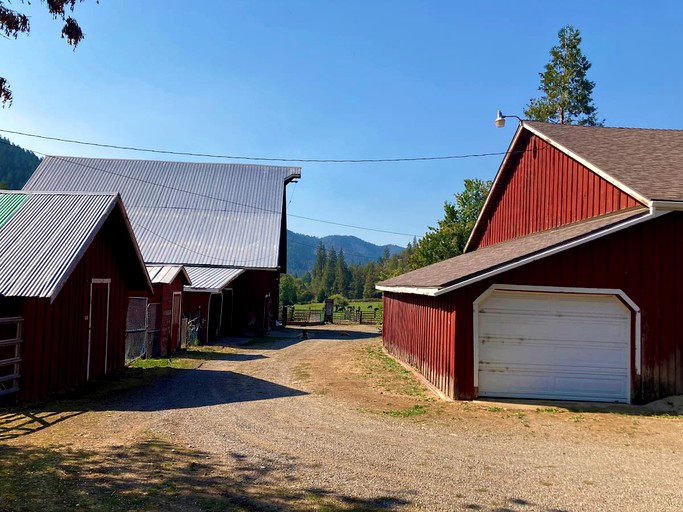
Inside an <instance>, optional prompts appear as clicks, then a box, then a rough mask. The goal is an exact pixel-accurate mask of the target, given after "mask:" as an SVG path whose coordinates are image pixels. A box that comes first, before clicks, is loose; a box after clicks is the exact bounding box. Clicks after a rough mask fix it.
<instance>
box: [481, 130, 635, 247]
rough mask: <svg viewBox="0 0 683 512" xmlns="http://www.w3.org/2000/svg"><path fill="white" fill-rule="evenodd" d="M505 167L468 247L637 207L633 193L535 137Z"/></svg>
mask: <svg viewBox="0 0 683 512" xmlns="http://www.w3.org/2000/svg"><path fill="white" fill-rule="evenodd" d="M518 150H520V151H524V152H523V153H520V155H521V156H519V157H518V158H517V161H516V162H514V163H512V164H511V170H510V171H508V170H506V169H504V170H503V171H502V174H501V177H500V178H499V180H498V183H497V184H496V190H493V191H492V192H491V194H492V195H491V200H490V202H489V205H488V207H487V209H486V211H485V212H484V215H485V217H482V224H481V225H480V226H479V227H478V228H477V231H476V232H475V233H474V235H473V238H472V242H471V244H470V247H469V250H474V249H476V248H478V247H486V246H487V245H492V244H496V243H499V242H503V241H505V240H509V239H511V238H516V237H518V236H523V235H528V234H529V233H534V232H536V231H543V230H546V229H550V228H553V227H557V226H561V225H564V224H570V223H572V222H576V221H579V220H582V219H587V218H590V217H595V216H597V215H602V214H604V213H610V212H613V211H617V210H620V209H623V208H629V207H631V206H636V205H638V204H640V203H638V202H637V201H636V200H635V199H634V198H633V197H631V196H629V195H628V194H626V193H624V192H622V191H621V190H620V189H618V188H617V187H615V186H614V185H612V184H611V183H609V182H608V181H607V180H605V179H603V178H601V177H600V176H598V175H597V174H595V173H594V172H592V171H591V170H589V169H588V168H587V167H585V166H584V165H582V164H580V163H578V162H577V161H576V160H573V159H571V158H569V157H568V156H567V155H565V154H564V153H562V152H561V151H559V150H557V149H555V148H554V147H552V146H551V145H550V144H548V143H547V142H545V141H543V140H542V139H540V138H538V137H537V136H535V135H529V136H528V137H527V140H526V142H524V141H522V142H521V143H520V145H519V147H518Z"/></svg>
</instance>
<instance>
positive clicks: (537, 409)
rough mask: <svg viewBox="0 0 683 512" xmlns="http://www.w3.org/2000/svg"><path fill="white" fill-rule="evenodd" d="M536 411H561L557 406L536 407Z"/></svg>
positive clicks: (547, 412)
mask: <svg viewBox="0 0 683 512" xmlns="http://www.w3.org/2000/svg"><path fill="white" fill-rule="evenodd" d="M536 412H539V413H546V414H557V413H558V412H562V411H561V410H560V409H558V408H557V407H537V408H536Z"/></svg>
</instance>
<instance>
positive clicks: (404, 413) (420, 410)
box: [382, 404, 427, 418]
mask: <svg viewBox="0 0 683 512" xmlns="http://www.w3.org/2000/svg"><path fill="white" fill-rule="evenodd" d="M426 412H427V408H426V407H425V406H424V405H419V404H415V405H413V406H412V407H411V408H410V409H402V410H398V411H382V414H386V415H387V416H391V417H393V418H410V417H411V416H419V415H420V414H424V413H426Z"/></svg>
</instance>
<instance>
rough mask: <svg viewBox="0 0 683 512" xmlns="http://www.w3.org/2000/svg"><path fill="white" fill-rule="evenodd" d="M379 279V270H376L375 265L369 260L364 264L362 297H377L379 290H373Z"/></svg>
mask: <svg viewBox="0 0 683 512" xmlns="http://www.w3.org/2000/svg"><path fill="white" fill-rule="evenodd" d="M378 280H379V272H378V271H377V266H376V265H375V264H374V263H373V262H370V263H368V264H367V265H366V274H365V283H364V284H363V298H364V299H370V298H373V297H379V296H380V295H381V293H380V292H378V291H377V290H375V284H376V283H377V281H378Z"/></svg>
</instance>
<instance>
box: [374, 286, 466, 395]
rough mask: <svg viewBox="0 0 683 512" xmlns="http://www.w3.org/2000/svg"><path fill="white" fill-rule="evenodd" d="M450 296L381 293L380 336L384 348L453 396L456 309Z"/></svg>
mask: <svg viewBox="0 0 683 512" xmlns="http://www.w3.org/2000/svg"><path fill="white" fill-rule="evenodd" d="M451 299H452V296H451V297H444V298H440V297H427V296H424V295H407V294H396V293H385V294H384V321H383V324H384V327H383V332H382V336H383V339H384V347H385V348H386V349H387V351H388V352H389V353H390V354H391V355H393V356H395V357H397V358H398V359H400V360H402V361H405V362H406V363H408V364H409V365H411V366H413V367H414V368H416V369H417V370H418V371H419V372H420V373H421V374H422V375H424V376H425V377H426V378H427V380H429V382H431V383H432V384H434V385H435V386H436V387H437V388H439V389H440V390H441V391H443V392H444V393H445V394H446V395H448V396H451V397H452V396H454V369H455V360H456V356H455V344H454V343H452V342H451V343H447V342H446V341H447V340H453V339H454V338H455V331H454V329H455V325H456V322H455V310H454V308H453V304H452V303H451Z"/></svg>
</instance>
